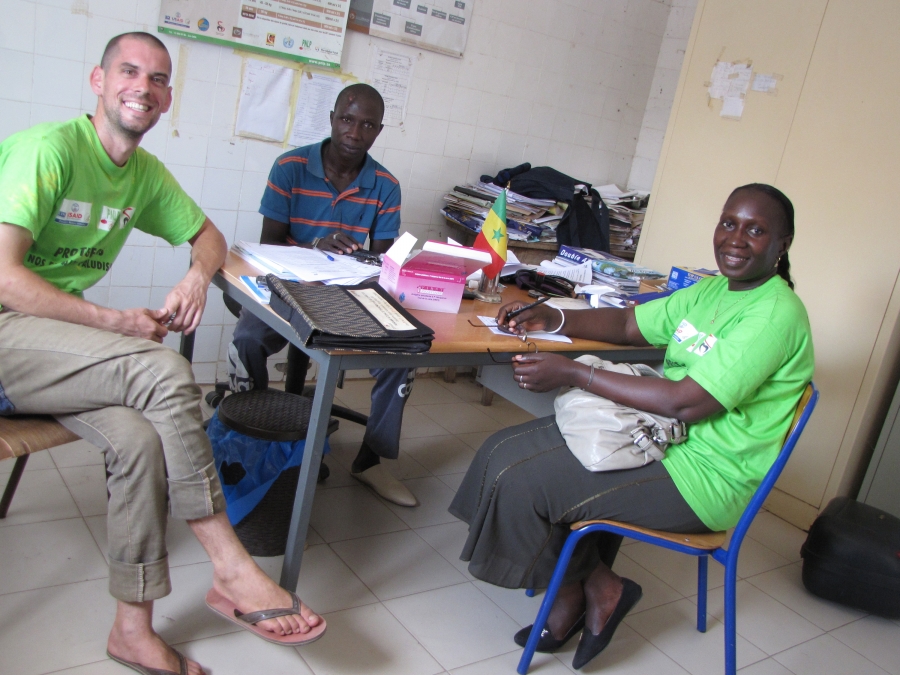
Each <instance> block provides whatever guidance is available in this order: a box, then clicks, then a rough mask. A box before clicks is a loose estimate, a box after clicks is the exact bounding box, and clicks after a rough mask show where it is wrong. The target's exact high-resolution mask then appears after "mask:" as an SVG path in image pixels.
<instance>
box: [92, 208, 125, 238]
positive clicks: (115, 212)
mask: <svg viewBox="0 0 900 675" xmlns="http://www.w3.org/2000/svg"><path fill="white" fill-rule="evenodd" d="M121 213H122V209H114V208H112V207H110V206H104V207H103V208H102V209H101V210H100V220H99V221H97V229H98V230H103V231H104V232H109V231H110V230H111V229H112V228H113V225H115V223H116V220H117V219H118V218H119V214H121Z"/></svg>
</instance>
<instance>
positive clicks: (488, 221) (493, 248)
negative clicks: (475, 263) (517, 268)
mask: <svg viewBox="0 0 900 675" xmlns="http://www.w3.org/2000/svg"><path fill="white" fill-rule="evenodd" d="M506 242H507V236H506V190H505V189H504V190H503V191H502V192H501V193H500V194H499V195H497V199H495V200H494V205H493V206H492V207H491V211H490V213H488V215H487V218H485V219H484V225H482V226H481V232H479V233H478V236H477V237H475V244H474V246H473V248H477V249H480V250H482V251H487V252H488V253H490V254H491V263H490V264H489V265H487V266H486V267H485V268H484V274H485V276H487V277H495V276H497V274H499V273H500V270H502V269H503V265H504V264H505V263H506Z"/></svg>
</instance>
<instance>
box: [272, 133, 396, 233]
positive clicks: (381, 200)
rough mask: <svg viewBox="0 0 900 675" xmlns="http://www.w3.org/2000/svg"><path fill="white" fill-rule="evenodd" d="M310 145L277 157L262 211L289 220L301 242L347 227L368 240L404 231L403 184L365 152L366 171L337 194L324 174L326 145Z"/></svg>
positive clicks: (360, 173)
mask: <svg viewBox="0 0 900 675" xmlns="http://www.w3.org/2000/svg"><path fill="white" fill-rule="evenodd" d="M327 142H330V139H326V140H325V141H322V142H321V143H315V144H313V145H306V146H304V147H302V148H296V149H295V150H291V151H290V152H286V153H285V154H283V155H281V157H279V158H278V159H277V160H275V164H274V166H272V170H271V171H270V172H269V180H268V182H267V183H266V191H265V192H264V193H263V197H262V203H261V204H260V206H259V212H260V213H261V214H263V215H264V216H266V217H268V218H272V219H273V220H277V221H278V222H280V223H290V226H291V238H292V239H294V240H295V241H296V242H298V243H305V242H309V241H312V240H313V239H315V238H316V237H327V236H328V235H330V234H332V233H334V232H337V231H342V232H345V233H346V234H348V235H350V236H351V237H353V238H354V239H356V240H357V241H358V242H359V243H360V244H364V243H365V241H366V238H367V237H371V238H372V239H395V238H396V237H397V235H398V234H399V233H400V183H399V182H398V181H397V179H396V178H394V177H393V176H392V175H391V174H390V172H389V171H388V170H387V169H385V168H384V167H383V166H381V164H379V163H378V162H376V161H375V160H374V159H372V157H371V155H369V154H368V153H367V154H366V162H365V164H363V168H362V170H361V171H360V172H359V175H358V176H357V177H356V180H355V181H353V182H352V183H351V184H350V186H349V187H348V188H347V189H346V190H344V191H343V192H341V193H340V194H338V192H337V190H335V189H334V187H333V186H332V184H331V182H330V181H329V180H328V179H327V178H326V177H325V168H324V167H323V166H322V146H323V145H324V144H325V143H327Z"/></svg>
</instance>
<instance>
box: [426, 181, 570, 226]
mask: <svg viewBox="0 0 900 675" xmlns="http://www.w3.org/2000/svg"><path fill="white" fill-rule="evenodd" d="M502 189H503V188H501V187H499V186H497V185H493V184H491V183H481V182H478V183H474V184H471V185H462V186H460V185H457V186H456V187H455V188H453V190H452V191H450V192H448V193H447V194H446V195H444V201H445V202H447V206H446V207H445V208H443V209H442V210H441V213H442V214H443V215H444V217H445V218H447V219H448V220H452V221H453V222H455V223H458V224H460V225H462V226H464V227H466V228H468V229H470V230H472V231H473V232H480V231H481V226H482V225H483V224H484V219H485V218H486V217H487V214H488V212H489V211H490V210H491V206H492V205H493V203H494V200H495V199H496V198H497V196H498V195H499V194H500V191H501V190H502ZM560 218H562V209H560V208H559V207H558V206H557V203H556V202H555V201H553V200H552V199H532V198H530V197H525V196H524V195H520V194H518V193H516V192H513V191H512V190H510V191H509V192H508V193H507V198H506V232H507V235H508V236H509V238H510V239H511V240H513V241H556V231H555V228H556V225H557V224H558V223H559V219H560Z"/></svg>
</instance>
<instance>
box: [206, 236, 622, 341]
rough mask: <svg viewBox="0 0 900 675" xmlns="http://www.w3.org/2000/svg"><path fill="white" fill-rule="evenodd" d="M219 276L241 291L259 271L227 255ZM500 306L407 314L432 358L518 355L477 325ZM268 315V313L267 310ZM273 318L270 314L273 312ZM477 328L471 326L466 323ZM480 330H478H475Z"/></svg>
mask: <svg viewBox="0 0 900 675" xmlns="http://www.w3.org/2000/svg"><path fill="white" fill-rule="evenodd" d="M219 273H220V274H221V275H222V276H223V277H224V278H225V279H226V280H227V281H228V282H229V283H231V284H233V285H235V286H238V287H242V282H241V280H240V277H241V276H258V275H259V274H260V271H259V270H258V269H256V268H255V267H254V266H253V265H251V264H250V263H249V262H247V261H246V260H244V259H243V258H241V257H240V256H237V255H235V254H234V253H232V252H231V251H229V252H228V257H227V258H226V259H225V264H224V265H223V266H222V269H221V270H219ZM514 300H522V301H524V302H533V301H534V300H533V299H532V298H530V297H528V294H527V293H526V292H525V291H522V290H520V289H519V288H516V287H515V286H507V287H506V290H504V291H503V301H504V303H507V302H512V301H514ZM501 306H502V305H498V304H491V303H485V302H480V301H478V300H463V301H462V304H461V305H460V308H459V312H458V313H457V314H450V313H447V312H428V311H424V310H409V312H410V314H412V315H413V316H415V317H416V318H417V319H418V320H419V321H421V322H422V323H424V324H425V325H426V326H429V327H430V328H432V329H433V330H434V338H435V339H434V342H433V343H432V344H431V353H432V354H460V353H471V352H479V351H484V350H486V349H487V348H490V349H491V351H492V352H499V353H512V352H519V351H522V349H521V345H522V343H521V341H519V340H518V339H516V338H513V337H511V336H506V335H494V334H493V333H492V332H491V331H490V330H488V329H487V328H486V327H484V326H482V325H481V321H479V320H478V318H477V317H478V316H496V315H497V312H498V310H499V309H500V307H501ZM269 311H272V310H271V309H270V310H269ZM273 314H274V312H273ZM470 319H471V321H472V323H475V324H478V326H473V325H471V324H470V323H469V320H470ZM479 326H480V327H479ZM534 342H535V344H536V345H537V346H538V350H539V351H548V352H551V351H552V352H572V351H574V352H579V353H584V352H589V351H598V350H601V349H602V350H618V349H634V347H628V346H620V345H613V344H609V343H606V342H595V341H593V340H581V339H576V338H573V339H572V342H571V343H566V342H551V341H550V340H535V341H534Z"/></svg>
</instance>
